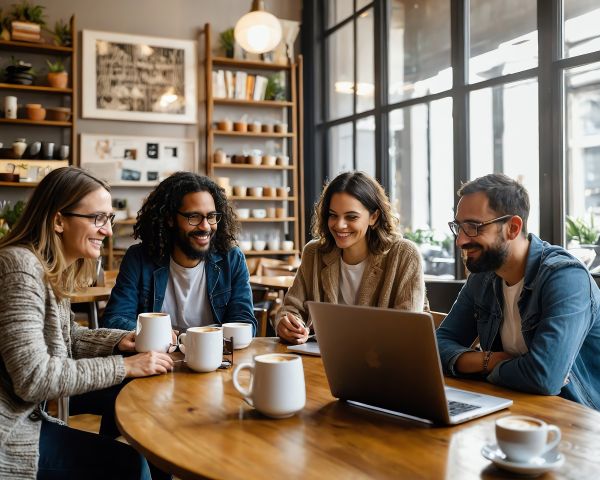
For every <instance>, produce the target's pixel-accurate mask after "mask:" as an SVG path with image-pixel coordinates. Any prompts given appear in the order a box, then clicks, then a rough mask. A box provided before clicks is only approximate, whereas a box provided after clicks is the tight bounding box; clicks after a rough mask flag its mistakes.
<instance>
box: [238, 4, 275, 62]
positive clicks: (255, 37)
mask: <svg viewBox="0 0 600 480" xmlns="http://www.w3.org/2000/svg"><path fill="white" fill-rule="evenodd" d="M233 33H234V36H235V41H236V42H238V43H239V44H240V45H241V46H242V48H243V49H244V50H246V51H247V52H250V53H265V52H269V51H271V50H273V49H274V48H275V47H276V46H277V44H278V43H279V41H280V40H281V24H280V23H279V20H278V19H277V17H276V16H275V15H272V14H270V13H268V12H266V11H265V2H264V1H263V0H252V10H251V11H250V12H249V13H247V14H246V15H244V16H243V17H242V18H240V19H239V20H238V21H237V23H236V24H235V29H234V32H233Z"/></svg>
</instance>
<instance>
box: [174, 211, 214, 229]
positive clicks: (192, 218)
mask: <svg viewBox="0 0 600 480" xmlns="http://www.w3.org/2000/svg"><path fill="white" fill-rule="evenodd" d="M177 214H178V215H181V216H182V217H185V218H187V221H188V223H189V224H190V225H191V226H193V227H197V226H198V225H200V224H201V223H202V222H204V219H205V218H206V221H207V222H208V224H209V225H216V224H217V223H219V222H220V221H221V217H222V216H223V214H222V213H221V212H210V213H207V214H206V215H202V214H201V213H183V212H180V211H178V212H177Z"/></svg>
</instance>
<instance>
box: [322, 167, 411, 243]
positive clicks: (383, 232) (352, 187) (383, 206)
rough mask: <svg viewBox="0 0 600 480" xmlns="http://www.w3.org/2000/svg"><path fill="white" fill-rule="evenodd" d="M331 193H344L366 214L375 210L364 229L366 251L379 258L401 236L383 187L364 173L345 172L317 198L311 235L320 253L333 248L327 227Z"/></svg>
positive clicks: (332, 241)
mask: <svg viewBox="0 0 600 480" xmlns="http://www.w3.org/2000/svg"><path fill="white" fill-rule="evenodd" d="M335 193H347V194H349V195H352V196H353V197H354V198H356V199H357V200H358V201H359V202H360V203H362V205H363V206H364V207H365V208H366V209H367V210H368V211H369V214H370V215H372V214H373V213H375V212H377V211H379V217H378V218H377V220H376V221H375V224H374V225H373V226H372V227H371V226H370V227H369V229H368V230H367V246H368V248H369V252H370V253H372V254H374V255H379V254H381V253H383V252H385V251H387V250H389V248H390V247H391V246H392V244H393V243H394V241H396V239H398V237H401V236H402V235H401V234H400V232H399V231H398V218H397V217H396V216H395V215H394V213H393V211H392V205H391V204H390V200H389V198H388V196H387V195H386V193H385V190H384V189H383V187H382V186H381V185H380V184H379V182H377V180H375V179H374V178H373V177H371V176H370V175H368V174H366V173H364V172H345V173H341V174H340V175H338V176H337V177H335V178H334V179H333V180H332V181H331V182H329V184H327V185H326V186H325V189H324V190H323V193H322V194H321V198H319V201H318V202H317V204H316V205H315V212H314V214H313V218H312V227H311V231H312V235H313V238H314V239H316V240H318V241H319V245H320V250H321V251H322V252H323V253H327V252H330V251H331V250H332V249H333V248H334V247H335V239H334V238H333V235H332V234H331V232H330V231H329V226H328V224H327V221H328V218H329V207H330V205H331V197H333V195H334V194H335Z"/></svg>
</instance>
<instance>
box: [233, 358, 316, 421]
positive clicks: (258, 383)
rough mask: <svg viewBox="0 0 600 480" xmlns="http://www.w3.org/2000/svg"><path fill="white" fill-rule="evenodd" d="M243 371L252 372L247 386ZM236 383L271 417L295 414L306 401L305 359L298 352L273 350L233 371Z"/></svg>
mask: <svg viewBox="0 0 600 480" xmlns="http://www.w3.org/2000/svg"><path fill="white" fill-rule="evenodd" d="M242 370H249V371H250V384H249V387H248V388H247V389H246V388H244V387H242V386H241V385H240V383H239V374H240V372H241V371H242ZM233 386H234V387H235V389H236V390H237V391H238V392H239V393H240V394H241V395H242V397H243V399H244V400H245V401H246V403H248V404H249V405H250V406H252V407H254V408H256V409H257V410H258V411H259V412H260V413H262V414H263V415H266V416H267V417H271V418H286V417H291V416H292V415H294V414H295V413H297V412H299V411H300V410H302V409H303V408H304V405H305V404H306V386H305V383H304V369H303V367H302V359H301V358H300V357H299V356H298V355H292V354H289V353H288V354H285V353H270V354H266V355H258V356H256V357H254V363H242V364H241V365H238V366H237V368H236V369H235V371H234V372H233Z"/></svg>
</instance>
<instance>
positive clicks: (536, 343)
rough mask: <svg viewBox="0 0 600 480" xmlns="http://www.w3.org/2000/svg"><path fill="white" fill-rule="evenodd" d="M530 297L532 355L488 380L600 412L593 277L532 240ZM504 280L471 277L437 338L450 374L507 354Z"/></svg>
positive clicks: (599, 326)
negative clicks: (476, 357) (479, 359)
mask: <svg viewBox="0 0 600 480" xmlns="http://www.w3.org/2000/svg"><path fill="white" fill-rule="evenodd" d="M528 238H529V242H530V244H529V253H528V257H527V264H526V267H525V279H524V282H523V291H522V292H521V297H520V299H519V302H518V307H519V312H520V314H521V331H522V333H523V338H524V340H525V344H526V345H527V348H528V350H529V351H528V352H527V353H525V354H524V355H521V356H519V357H516V358H513V359H510V360H505V361H503V362H500V363H499V364H498V365H496V367H495V368H494V369H493V370H492V372H491V373H490V374H489V375H488V376H487V380H489V381H490V382H492V383H495V384H498V385H502V386H504V387H509V388H513V389H515V390H521V391H525V392H531V393H536V394H541V395H560V396H561V397H564V398H567V399H569V400H574V401H576V402H579V403H581V404H583V405H586V406H588V407H591V408H594V409H596V410H600V290H598V287H597V285H596V283H595V282H594V280H593V278H592V277H591V275H590V274H589V272H588V271H587V269H586V268H585V267H584V266H583V264H581V262H579V261H578V260H577V259H575V258H574V257H573V256H572V255H570V254H569V253H568V252H567V251H565V250H564V249H563V248H561V247H557V246H554V245H550V244H549V243H547V242H543V241H542V240H540V239H539V238H538V237H536V236H535V235H532V234H530V235H529V237H528ZM503 305H504V299H503V293H502V279H501V278H500V277H498V276H497V275H496V274H495V273H494V272H487V273H478V274H471V275H470V276H469V278H468V280H467V282H466V284H465V286H464V287H463V288H462V290H461V292H460V294H459V295H458V298H457V300H456V302H455V303H454V305H453V306H452V309H451V310H450V313H449V314H448V316H447V317H446V319H445V320H444V322H443V323H442V325H441V326H440V328H439V329H438V330H437V340H438V347H439V352H440V357H441V361H442V366H443V368H444V371H445V372H446V373H448V374H451V375H457V372H456V371H455V369H454V364H455V362H456V360H457V358H458V357H459V355H461V354H462V353H464V352H468V351H472V349H471V348H470V346H471V344H472V342H473V341H474V340H475V338H476V337H477V336H479V341H480V343H481V348H482V349H483V350H493V351H502V350H503V348H502V341H501V339H500V326H501V324H502V320H503V315H502V308H503Z"/></svg>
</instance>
